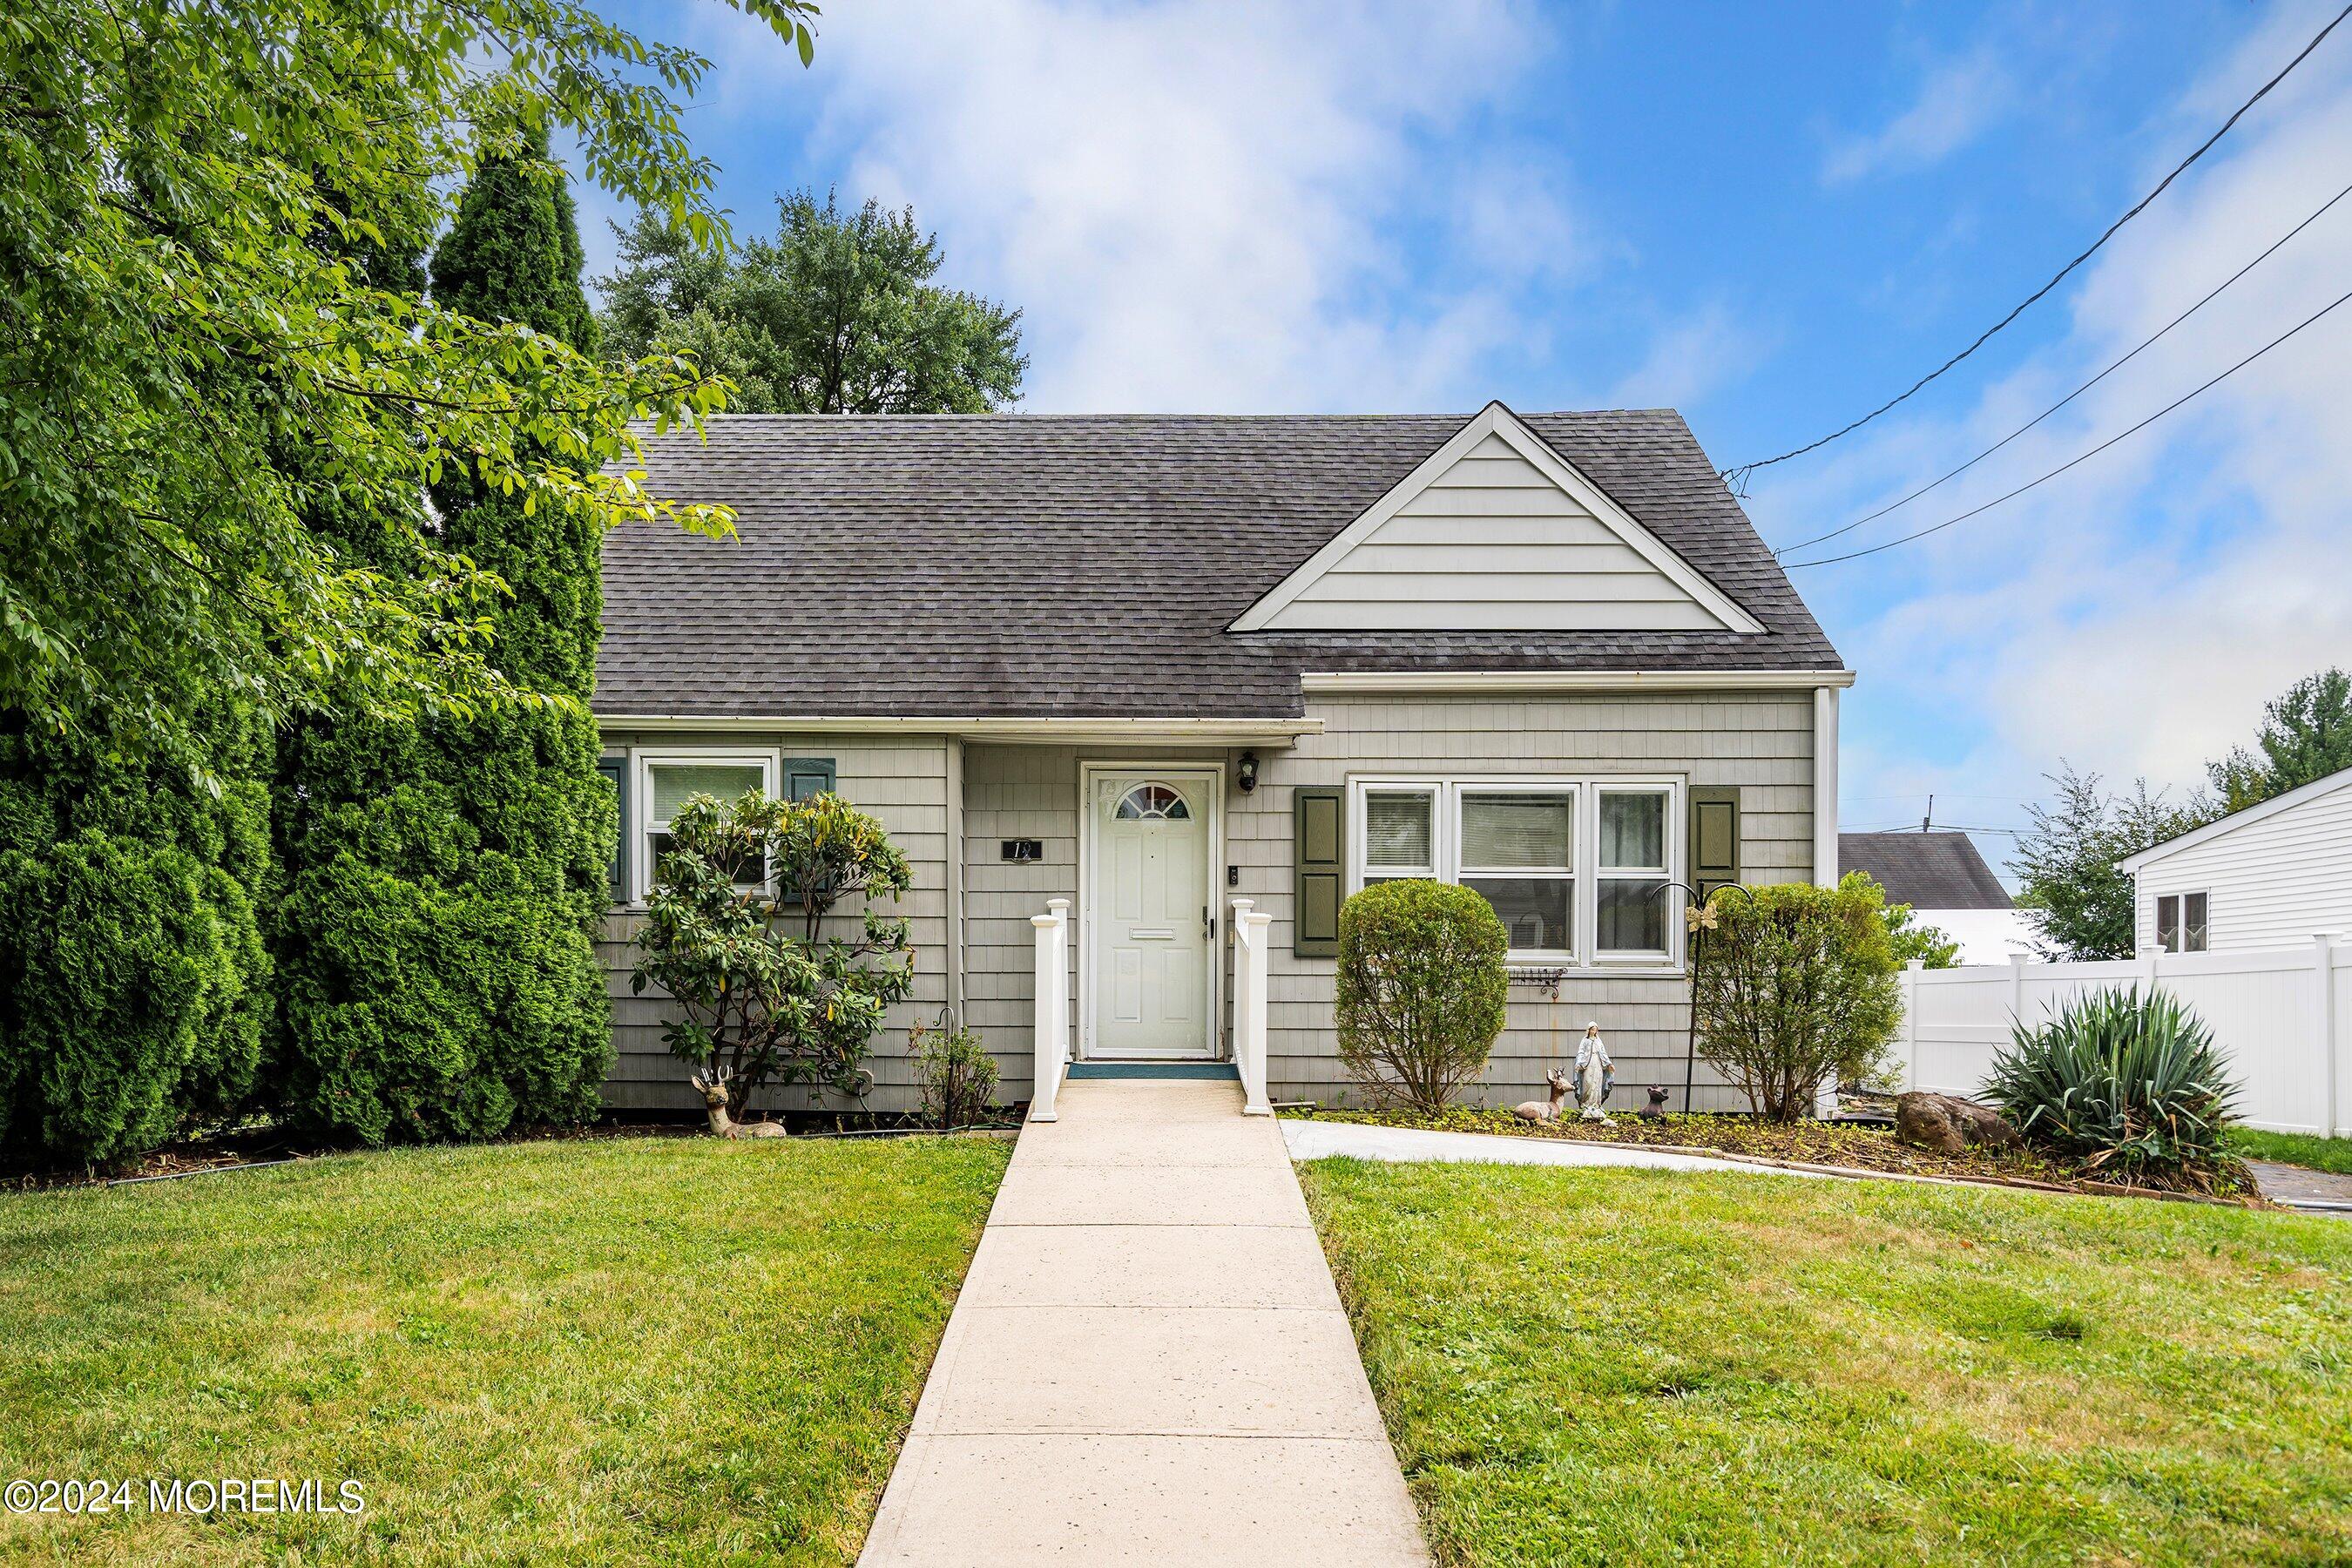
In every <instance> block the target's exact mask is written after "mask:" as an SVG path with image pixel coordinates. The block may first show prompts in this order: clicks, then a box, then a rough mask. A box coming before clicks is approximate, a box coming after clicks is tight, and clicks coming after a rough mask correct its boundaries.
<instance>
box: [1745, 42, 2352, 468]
mask: <svg viewBox="0 0 2352 1568" xmlns="http://www.w3.org/2000/svg"><path fill="white" fill-rule="evenodd" d="M2347 16H2352V5H2346V6H2345V7H2344V9H2342V10H2341V11H2338V12H2336V15H2335V16H2334V17H2332V18H2331V19H2330V20H2329V21H2328V24H2327V26H2324V27H2322V28H2320V29H2319V31H2318V32H2317V33H2316V34H2315V35H2314V36H2313V37H2312V40H2311V42H2309V43H2307V44H2305V45H2304V46H2303V49H2302V51H2301V52H2300V53H2298V54H2297V55H2296V56H2295V57H2294V58H2293V59H2291V60H2289V61H2287V62H2286V64H2285V66H2284V67H2283V68H2281V69H2280V71H2279V73H2278V74H2277V75H2276V76H2274V77H2273V78H2271V79H2270V80H2268V81H2266V82H2264V83H2263V85H2262V86H2261V87H2260V88H2259V89H2256V90H2255V93H2254V96H2253V97H2252V98H2250V99H2248V100H2246V101H2245V102H2243V103H2242V104H2240V105H2239V106H2238V108H2237V111H2236V112H2235V113H2233V114H2231V116H2230V118H2229V119H2227V120H2225V121H2221V129H2220V130H2219V131H2216V132H2213V134H2212V135H2210V136H2208V137H2207V138H2205V140H2204V141H2203V142H2200V143H2199V144H2198V147H2197V150H2196V151H2195V152H2193V153H2189V156H2188V157H2186V158H2183V159H2182V160H2181V161H2180V162H2179V163H2177V164H2175V165H2174V166H2173V170H2172V172H2171V173H2170V174H2167V175H2165V176H2164V178H2163V179H2161V180H2159V181H2158V182H2157V184H2156V189H2154V190H2152V191H2150V192H2148V193H2147V195H2144V196H2142V197H2141V198H2140V199H2139V201H2138V202H2137V204H2135V205H2133V207H2132V209H2131V210H2130V211H2129V212H2127V213H2126V214H2124V216H2121V217H2119V218H2117V219H2116V221H2115V222H2113V223H2111V224H2109V225H2108V226H2107V227H2106V231H2105V233H2103V234H2101V235H2100V236H2099V237H2098V238H2097V239H2095V240H2093V241H2092V242H2091V247H2090V248H2089V249H2088V250H2085V251H2084V252H2083V254H2081V255H2080V256H2077V257H2076V258H2074V260H2072V261H2069V262H2068V263H2066V265H2065V266H2063V267H2062V268H2059V269H2058V270H2057V272H2056V273H2055V274H2054V275H2053V277H2052V278H2051V279H2050V281H2049V282H2047V283H2044V284H2043V285H2042V287H2041V288H2039V289H2035V290H2034V291H2033V292H2032V293H2031V294H2028V295H2027V296H2026V297H2025V298H2024V300H2021V301H2020V302H2019V304H2018V305H2017V307H2016V308H2015V309H2014V310H2011V311H2010V312H2009V314H2008V315H2006V316H2003V317H2002V318H2001V319H2000V321H1995V322H1994V323H1993V324H1992V325H1991V326H1990V327H1987V328H1986V329H1985V330H1984V331H1982V332H1980V333H1979V334H1978V336H1977V340H1976V342H1972V343H1970V344H1969V346H1968V347H1966V348H1964V349H1962V350H1961V351H1960V352H1959V353H1956V354H1954V355H1953V356H1952V357H1951V358H1949V359H1948V360H1946V361H1945V362H1944V363H1942V364H1939V365H1937V367H1936V368H1935V369H1934V370H1931V371H1929V372H1928V373H1927V374H1925V375H1923V376H1921V377H1920V378H1919V379H1918V380H1916V381H1915V382H1913V383H1912V384H1910V385H1909V386H1908V387H1906V388H1905V389H1904V390H1903V391H1902V392H1900V393H1898V394H1896V395H1895V396H1893V397H1890V398H1888V399H1887V400H1886V401H1885V402H1884V403H1882V404H1880V405H1878V406H1877V407H1875V408H1874V409H1872V410H1871V411H1870V412H1869V413H1867V414H1865V415H1864V416H1862V417H1861V418H1859V419H1856V420H1854V421H1853V423H1851V424H1849V425H1845V426H1841V427H1840V428H1838V429H1835V430H1832V431H1831V432H1830V433H1829V434H1828V435H1826V436H1823V437H1821V438H1820V439H1818V440H1813V441H1808V442H1806V443H1805V444H1804V445H1803V446H1801V447H1791V448H1790V449H1789V450H1788V451H1785V452H1783V453H1781V454H1780V456H1778V457H1775V458H1762V459H1760V460H1759V461H1757V462H1753V463H1742V464H1740V465H1739V466H1738V467H1737V468H1726V469H1724V470H1723V472H1722V474H1721V476H1720V477H1721V478H1722V479H1723V480H1724V481H1725V482H1726V483H1727V484H1728V485H1730V486H1731V488H1732V489H1733V490H1734V492H1735V493H1739V492H1744V490H1745V489H1746V487H1747V482H1748V476H1749V475H1751V474H1753V473H1755V471H1756V470H1757V469H1759V468H1770V467H1771V466H1772V465H1773V464H1775V463H1785V462H1787V461H1788V460H1789V459H1790V458H1801V457H1803V456H1804V455H1805V454H1806V453H1808V452H1811V451H1814V450H1817V449H1818V448H1820V447H1826V446H1828V445H1829V444H1830V443H1831V442H1832V441H1834V440H1836V439H1838V438H1839V437H1842V436H1850V435H1852V434H1853V432H1855V431H1856V430H1859V429H1861V428H1862V427H1863V426H1865V425H1867V424H1869V423H1870V422H1871V421H1872V420H1874V419H1875V418H1877V417H1878V416H1880V415H1882V414H1884V413H1885V412H1886V411H1887V410H1888V409H1890V408H1894V407H1895V406H1897V405H1900V404H1902V403H1905V402H1906V401H1908V400H1909V399H1910V398H1911V396H1912V395H1914V394H1916V393H1917V392H1918V391H1919V390H1920V389H1921V388H1923V387H1925V386H1926V385H1927V384H1928V383H1930V382H1932V381H1934V380H1936V379H1937V377H1938V376H1941V375H1942V374H1944V373H1945V372H1946V371H1948V370H1950V369H1951V368H1952V367H1953V366H1954V365H1956V364H1958V363H1960V362H1961V361H1962V360H1964V359H1966V358H1968V357H1969V355H1970V354H1972V353H1976V352H1977V350H1979V349H1980V348H1982V347H1984V346H1985V344H1986V343H1988V342H1990V341H1991V340H1992V336H1993V334H1994V333H1996V332H1998V331H2000V330H2001V329H2002V328H2004V327H2006V326H2008V325H2009V324H2010V323H2011V321H2016V320H2017V318H2018V317H2020V316H2021V315H2023V314H2024V313H2025V312H2026V310H2028V309H2029V308H2030V307H2032V305H2033V304H2035V303H2036V302H2037V301H2039V300H2041V299H2042V296H2043V295H2045V294H2047V293H2049V292H2050V290H2052V289H2055V288H2056V287H2058V285H2059V284H2061V283H2063V282H2064V281H2065V280H2066V279H2067V278H2068V277H2069V276H2070V275H2071V274H2072V273H2073V272H2074V269H2075V268H2078V267H2080V266H2082V265H2083V263H2084V262H2085V261H2088V260H2090V259H2091V258H2092V257H2094V256H2095V255H2097V254H2098V253H2099V249H2100V247H2103V246H2105V244H2106V243H2107V241H2109V240H2111V239H2113V238H2114V237H2116V232H2117V231H2118V230H2120V229H2121V228H2122V227H2123V226H2124V225H2126V224H2127V223H2129V222H2131V220H2132V219H2134V218H2136V217H2137V216H2139V215H2140V214H2141V213H2143V212H2145V211H2147V206H2148V204H2149V203H2151V202H2153V201H2155V200H2156V198H2157V197H2158V196H2160V195H2163V194H2164V193H2165V191H2166V190H2167V188H2168V187H2169V186H2170V185H2171V184H2172V182H2173V181H2175V180H2177V179H2179V177H2180V176H2181V175H2182V174H2186V173H2187V172H2188V171H2189V165H2190V164H2192V163H2196V162H2197V160H2198V159H2200V158H2202V157H2203V156H2205V154H2206V153H2209V152H2210V151H2212V148H2213V144H2214V143H2215V142H2219V141H2221V138H2222V137H2224V136H2227V135H2228V134H2229V133H2230V129H2231V127H2232V126H2234V125H2236V124H2237V123H2238V121H2240V120H2242V119H2243V118H2244V117H2245V114H2246V111H2247V110H2250V109H2252V108H2253V106H2254V105H2256V104H2257V103H2260V102H2261V101H2262V100H2263V99H2265V98H2268V97H2269V96H2270V94H2271V89H2273V88H2275V87H2276V86H2278V84H2279V83H2281V82H2283V81H2284V80H2285V79H2287V75H2288V73H2289V72H2291V71H2293V70H2294V68H2295V67H2297V66H2299V65H2301V64H2303V62H2304V61H2305V59H2306V58H2309V57H2310V54H2311V51H2312V50H2314V49H2315V48H2317V47H2319V46H2320V45H2321V44H2322V43H2324V42H2326V38H2327V35H2328V34H2330V33H2332V32H2334V31H2335V30H2336V27H2337V26H2338V25H2340V24H2341V23H2342V22H2343V20H2344V18H2345V17H2347Z"/></svg>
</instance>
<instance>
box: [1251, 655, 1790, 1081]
mask: <svg viewBox="0 0 2352 1568" xmlns="http://www.w3.org/2000/svg"><path fill="white" fill-rule="evenodd" d="M1307 712H1308V713H1309V715H1311V716H1314V717H1318V718H1320V719H1322V720H1323V721H1324V730H1323V732H1322V733H1321V734H1319V735H1309V736H1307V737H1305V738H1304V739H1303V740H1301V742H1299V744H1298V745H1297V748H1296V749H1295V750H1291V751H1281V752H1267V751H1261V752H1260V753H1259V754H1260V759H1261V762H1262V764H1263V771H1262V773H1261V775H1260V783H1259V785H1258V788H1257V789H1256V791H1255V793H1254V794H1252V795H1240V794H1238V793H1234V792H1230V791H1229V792H1228V793H1227V795H1226V805H1227V811H1228V816H1227V821H1226V828H1225V832H1226V858H1227V860H1228V861H1229V862H1231V863H1232V864H1234V865H1236V866H1238V867H1240V868H1241V885H1240V887H1239V888H1237V889H1233V892H1234V893H1239V894H1242V895H1245V896H1247V897H1250V898H1253V899H1255V900H1257V907H1258V908H1259V909H1260V910H1264V911H1265V912H1266V913H1269V914H1271V915H1272V916H1273V917H1274V924H1273V926H1272V927H1271V928H1269V929H1270V931H1271V934H1272V937H1273V950H1272V951H1273V956H1272V961H1271V964H1270V967H1269V974H1268V983H1267V998H1268V1000H1267V1009H1268V1017H1267V1025H1268V1034H1269V1040H1268V1056H1269V1061H1268V1068H1267V1078H1268V1080H1269V1088H1270V1089H1271V1091H1272V1093H1273V1096H1274V1098H1275V1099H1276V1100H1323V1101H1325V1102H1326V1103H1329V1102H1331V1101H1332V1100H1334V1099H1335V1098H1336V1097H1338V1096H1339V1095H1340V1094H1341V1093H1343V1092H1348V1091H1349V1089H1350V1085H1349V1079H1348V1077H1347V1075H1346V1074H1345V1073H1344V1072H1343V1071H1342V1070H1341V1069H1340V1068H1339V1062H1338V1060H1337V1058H1335V1056H1334V1055H1333V1048H1334V1034H1333V1026H1332V1016H1331V984H1332V970H1333V961H1332V960H1329V959H1313V958H1297V957H1295V956H1293V955H1292V953H1291V951H1290V949H1291V904H1292V890H1291V876H1292V865H1291V843H1290V841H1291V823H1292V804H1291V791H1292V790H1293V789H1295V788H1297V787H1298V786H1300V785H1318V784H1319V785H1339V784H1345V783H1346V782H1347V781H1348V776H1349V774H1350V773H1441V774H1467V773H1590V772H1608V771H1610V770H1612V769H1613V770H1618V771H1622V772H1625V773H1683V774H1685V775H1686V777H1687V780H1688V782H1689V783H1690V784H1693V785H1710V784H1737V785H1738V786H1740V865H1741V870H1742V875H1743V879H1745V880H1747V881H1750V882H1774V881H1802V880H1805V879H1808V878H1810V877H1811V874H1812V751H1813V731H1812V700H1811V693H1809V692H1802V691H1800V692H1795V693H1790V694H1779V693H1771V694H1760V693H1758V694H1751V693H1733V692H1720V693H1717V692H1688V693H1672V694H1658V695H1648V696H1618V695H1594V696H1575V697H1559V698H1550V699H1543V700H1524V701H1522V700H1484V699H1478V698H1455V697H1424V698H1394V699H1385V698H1383V699H1355V698H1349V699H1334V700H1320V699H1318V700H1310V702H1309V703H1308V705H1307ZM1235 754H1236V755H1238V753H1235ZM1228 896H1229V897H1230V896H1231V894H1229V895H1228ZM1228 994H1230V992H1228ZM1687 997H1688V991H1687V989H1686V983H1685V981H1683V980H1681V979H1679V978H1664V977H1660V978H1643V977H1633V976H1615V977H1612V976H1609V975H1606V974H1596V973H1591V972H1589V971H1576V970H1571V971H1570V972H1569V975H1568V978H1567V980H1566V981H1565V983H1564V984H1562V985H1561V987H1560V994H1559V1001H1557V1002H1554V1001H1552V1000H1550V999H1549V995H1548V994H1547V993H1546V992H1544V991H1542V990H1540V989H1538V988H1535V987H1533V986H1529V985H1525V984H1514V985H1513V986H1512V988H1511V1002H1510V1018H1509V1023H1508V1024H1507V1026H1506V1028H1505V1030H1504V1033H1503V1036H1502V1038H1501V1039H1499V1040H1498V1041H1496V1046H1495V1054H1494V1057H1493V1059H1492V1061H1491V1063H1490V1064H1489V1067H1488V1069H1487V1073H1486V1084H1485V1086H1484V1088H1483V1089H1481V1090H1480V1091H1479V1092H1478V1094H1477V1095H1476V1097H1475V1098H1477V1099H1479V1100H1483V1101H1485V1102H1486V1103H1488V1104H1507V1103H1512V1102H1516V1101H1517V1100H1525V1099H1528V1098H1529V1097H1531V1096H1532V1095H1534V1094H1536V1093H1537V1092H1538V1089H1539V1086H1540V1085H1541V1083H1542V1081H1543V1076H1544V1071H1545V1069H1546V1068H1549V1067H1554V1066H1558V1065H1560V1064H1562V1063H1564V1062H1569V1061H1572V1060H1573V1059H1574V1058H1575V1054H1576V1041H1577V1037H1579V1036H1580V1035H1581V1034H1582V1033H1583V1030H1584V1026H1585V1024H1586V1022H1587V1021H1588V1020H1592V1019H1598V1020H1599V1021H1600V1023H1601V1029H1602V1031H1603V1034H1604V1035H1605V1036H1606V1037H1607V1039H1608V1041H1609V1047H1610V1051H1611V1054H1612V1056H1613V1057H1614V1058H1616V1063H1617V1082H1618V1093H1617V1097H1616V1100H1613V1101H1612V1104H1629V1105H1631V1106H1632V1107H1633V1108H1639V1107H1640V1105H1641V1104H1642V1103H1643V1096H1642V1095H1641V1094H1640V1092H1639V1087H1640V1086H1643V1085H1645V1084H1649V1083H1667V1084H1671V1085H1672V1086H1673V1087H1674V1089H1675V1105H1676V1107H1677V1109H1679V1105H1680V1100H1681V1098H1682V1097H1681V1092H1680V1090H1681V1085H1682V1077H1683V1052H1684V1038H1685V1037H1684V1027H1685V1016H1686V1013H1685V1008H1686V1006H1687ZM1698 1081H1699V1086H1700V1087H1699V1089H1698V1094H1697V1103H1698V1106H1699V1108H1700V1109H1702V1110H1709V1109H1717V1110H1745V1109H1747V1102H1746V1100H1744V1099H1743V1098H1742V1097H1741V1096H1740V1095H1739V1093H1738V1091H1737V1090H1736V1089H1729V1088H1727V1087H1725V1086H1723V1085H1721V1084H1720V1083H1719V1082H1717V1080H1716V1079H1715V1078H1714V1075H1712V1074H1710V1073H1709V1072H1708V1071H1707V1068H1706V1064H1705V1063H1701V1064H1700V1065H1699V1068H1698ZM1356 1098H1360V1094H1359V1095H1357V1096H1356Z"/></svg>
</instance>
